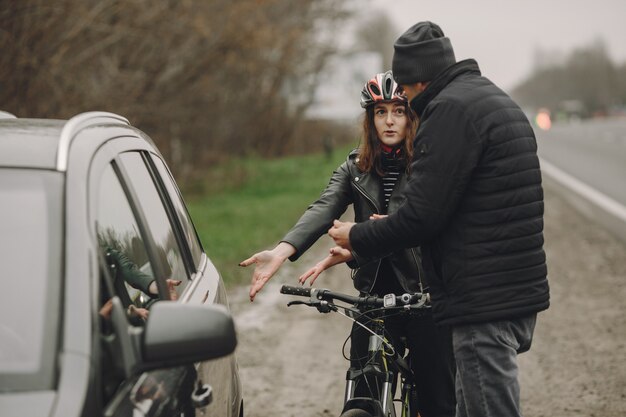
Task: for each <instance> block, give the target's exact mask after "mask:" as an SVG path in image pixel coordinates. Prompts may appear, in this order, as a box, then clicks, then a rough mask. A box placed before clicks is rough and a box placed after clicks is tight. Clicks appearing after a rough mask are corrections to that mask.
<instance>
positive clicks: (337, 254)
mask: <svg viewBox="0 0 626 417" xmlns="http://www.w3.org/2000/svg"><path fill="white" fill-rule="evenodd" d="M350 260H352V252H350V251H349V250H347V249H344V248H340V247H339V246H335V247H334V248H331V249H330V253H329V255H328V256H327V257H326V258H324V259H322V260H321V261H319V262H318V263H317V264H316V265H315V266H314V267H312V268H311V269H309V270H308V271H306V272H305V273H304V274H302V275H301V276H300V278H299V279H298V281H299V282H300V284H302V285H304V283H305V282H306V280H307V279H308V278H311V280H310V281H309V285H313V283H314V282H315V280H316V279H317V277H318V276H319V275H320V274H321V273H322V272H324V271H325V270H327V269H328V268H330V267H332V266H335V265H337V264H340V263H343V262H348V261H350Z"/></svg>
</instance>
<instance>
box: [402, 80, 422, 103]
mask: <svg viewBox="0 0 626 417" xmlns="http://www.w3.org/2000/svg"><path fill="white" fill-rule="evenodd" d="M427 84H428V83H415V84H400V87H402V90H404V93H405V94H406V98H407V99H408V100H409V101H411V100H413V99H414V98H415V97H417V96H418V95H419V94H420V93H421V92H422V91H424V90H425V89H426V85H427Z"/></svg>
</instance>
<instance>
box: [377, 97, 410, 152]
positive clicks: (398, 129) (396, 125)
mask: <svg viewBox="0 0 626 417" xmlns="http://www.w3.org/2000/svg"><path fill="white" fill-rule="evenodd" d="M408 124H409V118H408V116H407V114H406V107H405V106H404V104H403V103H400V102H395V101H391V102H382V103H376V104H375V105H374V126H376V133H378V139H379V140H380V141H381V142H382V143H384V144H385V145H387V146H396V145H398V144H400V143H402V141H403V140H404V138H405V137H406V131H407V127H408Z"/></svg>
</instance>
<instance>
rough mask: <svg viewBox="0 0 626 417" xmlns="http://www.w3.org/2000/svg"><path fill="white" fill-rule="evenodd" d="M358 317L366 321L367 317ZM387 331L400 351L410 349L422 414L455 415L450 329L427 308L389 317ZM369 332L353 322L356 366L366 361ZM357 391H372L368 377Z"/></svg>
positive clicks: (366, 393)
mask: <svg viewBox="0 0 626 417" xmlns="http://www.w3.org/2000/svg"><path fill="white" fill-rule="evenodd" d="M359 321H361V322H362V323H364V319H360V320H359ZM385 331H386V332H387V334H388V336H387V338H388V340H390V341H391V343H392V344H393V345H394V348H395V349H396V351H397V352H398V353H400V354H402V353H403V352H404V350H405V347H406V348H408V349H409V356H410V359H411V368H412V370H413V373H414V374H415V380H416V381H415V382H416V386H417V395H418V410H419V412H420V414H421V416H422V417H453V416H454V415H455V409H456V400H455V390H454V377H455V373H456V369H455V362H454V354H453V349H452V333H451V329H450V328H449V327H447V326H437V325H436V324H435V323H434V321H433V318H432V315H431V314H430V312H425V313H422V314H420V315H419V316H417V315H416V316H413V315H410V316H408V315H404V314H401V315H397V316H392V317H387V318H386V319H385ZM369 335H370V333H368V332H367V331H365V330H364V329H362V328H361V327H360V326H358V325H357V324H353V326H352V339H351V346H350V358H351V365H352V366H353V367H355V368H361V367H363V366H364V365H365V363H366V359H367V350H368V344H369ZM403 339H404V340H403ZM404 342H406V344H405V343H404ZM355 395H356V396H369V395H370V394H369V389H368V386H367V384H366V383H365V381H359V382H357V385H356V391H355Z"/></svg>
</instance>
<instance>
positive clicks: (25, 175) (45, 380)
mask: <svg viewBox="0 0 626 417" xmlns="http://www.w3.org/2000/svg"><path fill="white" fill-rule="evenodd" d="M0 174H1V175H0V201H1V202H2V204H0V264H1V265H2V278H3V279H2V292H0V391H13V390H25V389H49V388H51V386H53V384H54V374H53V372H54V369H56V368H55V365H56V362H55V358H56V353H57V352H56V349H57V341H56V340H57V337H58V334H59V323H58V321H59V310H60V305H61V297H60V291H61V275H62V257H63V246H64V245H63V233H62V225H63V212H62V207H63V204H62V195H63V194H62V193H63V177H62V175H61V174H58V173H53V172H49V171H43V170H23V169H0Z"/></svg>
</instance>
